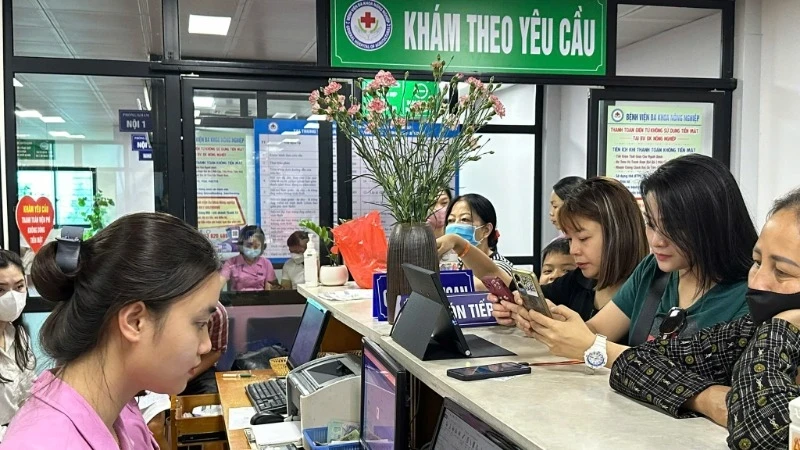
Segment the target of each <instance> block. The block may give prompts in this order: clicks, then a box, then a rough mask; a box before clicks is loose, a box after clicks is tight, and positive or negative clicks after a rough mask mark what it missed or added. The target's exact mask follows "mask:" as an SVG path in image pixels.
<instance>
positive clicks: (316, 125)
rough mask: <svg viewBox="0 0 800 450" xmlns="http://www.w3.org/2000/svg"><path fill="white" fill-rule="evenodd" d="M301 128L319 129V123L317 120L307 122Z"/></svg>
mask: <svg viewBox="0 0 800 450" xmlns="http://www.w3.org/2000/svg"><path fill="white" fill-rule="evenodd" d="M303 128H305V129H309V130H319V123H317V122H309V123H307V124H306V126H304V127H303Z"/></svg>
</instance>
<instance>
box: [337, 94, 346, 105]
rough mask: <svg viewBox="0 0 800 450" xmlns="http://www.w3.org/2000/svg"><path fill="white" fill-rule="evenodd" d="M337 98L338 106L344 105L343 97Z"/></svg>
mask: <svg viewBox="0 0 800 450" xmlns="http://www.w3.org/2000/svg"><path fill="white" fill-rule="evenodd" d="M337 98H338V100H339V104H340V105H344V95H340V96H338V97H337Z"/></svg>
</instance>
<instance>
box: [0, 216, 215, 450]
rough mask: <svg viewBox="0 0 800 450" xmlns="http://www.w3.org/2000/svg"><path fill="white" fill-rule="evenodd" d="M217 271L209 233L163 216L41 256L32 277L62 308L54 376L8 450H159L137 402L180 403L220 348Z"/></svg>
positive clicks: (50, 345) (12, 434)
mask: <svg viewBox="0 0 800 450" xmlns="http://www.w3.org/2000/svg"><path fill="white" fill-rule="evenodd" d="M68 228H69V227H67V228H65V229H63V230H62V236H64V235H65V234H68V235H69V234H72V233H70V231H68ZM79 230H80V231H78V232H75V233H74V235H75V236H80V235H81V234H82V229H79ZM165 267H169V268H171V270H167V271H165V270H164V268H165ZM218 267H219V263H218V260H217V256H216V252H215V249H214V247H213V246H212V245H211V243H210V242H209V241H208V240H207V239H206V238H205V237H203V235H202V234H200V233H199V232H198V231H197V230H195V229H194V228H192V227H191V226H189V225H188V224H186V223H185V222H183V221H181V220H180V219H177V218H175V217H173V216H170V215H167V214H160V213H139V214H132V215H129V216H125V217H123V218H121V219H119V220H117V221H115V222H114V223H112V224H111V225H109V226H108V227H107V228H105V229H103V230H102V231H100V232H99V233H97V234H96V235H95V236H94V237H93V238H91V239H89V240H87V241H85V242H81V241H80V239H79V238H75V239H70V236H67V237H66V238H59V239H58V240H57V241H56V242H52V243H50V244H47V245H45V246H44V247H42V249H41V250H40V251H39V253H38V254H37V255H36V259H35V261H34V264H33V269H32V272H31V276H32V279H33V284H34V285H35V286H36V288H37V289H38V291H39V293H40V294H41V296H42V297H43V298H44V299H45V300H48V301H51V302H54V303H55V304H56V306H55V308H54V309H53V312H52V313H51V314H50V316H49V317H48V318H47V320H46V321H45V323H44V325H43V327H42V330H41V342H42V347H43V349H44V351H45V352H46V353H47V354H48V355H49V356H50V357H51V358H53V360H55V362H56V368H55V369H53V370H50V371H45V372H44V373H43V374H42V375H41V376H40V377H39V379H38V380H37V381H36V383H35V384H34V387H33V389H32V392H31V396H30V398H29V399H28V400H27V401H26V402H25V404H24V406H23V407H22V408H21V409H20V410H19V412H18V413H17V415H16V416H15V417H14V419H13V420H12V421H11V424H10V425H9V427H8V431H7V432H6V435H5V437H4V439H3V442H2V444H0V449H3V450H5V449H9V450H11V449H14V450H28V449H31V450H34V449H35V450H45V449H47V450H51V449H55V448H57V449H59V450H86V449H94V450H109V449H120V450H134V449H135V450H141V449H145V450H146V449H157V448H158V444H156V441H155V440H154V439H153V436H152V434H150V432H149V430H148V429H147V425H146V424H145V423H144V420H143V419H142V415H141V413H140V412H139V408H138V407H137V405H136V403H135V402H134V400H133V399H134V396H135V395H136V394H137V393H138V392H140V391H143V390H150V391H154V392H162V393H167V394H178V393H179V392H181V391H182V390H183V389H184V388H185V387H186V383H187V381H188V380H189V379H190V378H191V377H192V376H193V374H194V371H195V369H196V368H197V366H198V365H199V364H200V361H201V356H202V355H203V354H205V353H207V352H208V351H209V350H210V349H211V342H210V340H209V336H208V330H207V329H206V327H207V324H208V320H209V318H210V316H211V314H212V313H213V312H214V310H215V308H216V305H217V300H218V299H219V291H220V288H221V280H220V277H219V276H218V275H217V270H218Z"/></svg>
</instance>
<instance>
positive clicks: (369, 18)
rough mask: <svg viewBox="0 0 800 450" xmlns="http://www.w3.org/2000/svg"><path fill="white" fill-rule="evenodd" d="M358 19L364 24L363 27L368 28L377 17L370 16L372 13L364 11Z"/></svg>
mask: <svg viewBox="0 0 800 450" xmlns="http://www.w3.org/2000/svg"><path fill="white" fill-rule="evenodd" d="M359 21H360V22H361V23H363V24H364V28H366V29H368V30H369V29H370V28H372V25H373V24H375V22H377V21H378V19H376V18H374V17H372V13H370V12H369V11H367V12H366V13H364V16H362V17H361V19H359Z"/></svg>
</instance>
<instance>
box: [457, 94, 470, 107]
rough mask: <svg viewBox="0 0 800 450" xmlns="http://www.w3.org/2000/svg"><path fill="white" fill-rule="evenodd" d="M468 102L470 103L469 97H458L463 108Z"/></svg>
mask: <svg viewBox="0 0 800 450" xmlns="http://www.w3.org/2000/svg"><path fill="white" fill-rule="evenodd" d="M467 101H469V95H462V96H461V97H458V103H459V104H460V105H461V106H464V105H466V104H467Z"/></svg>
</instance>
